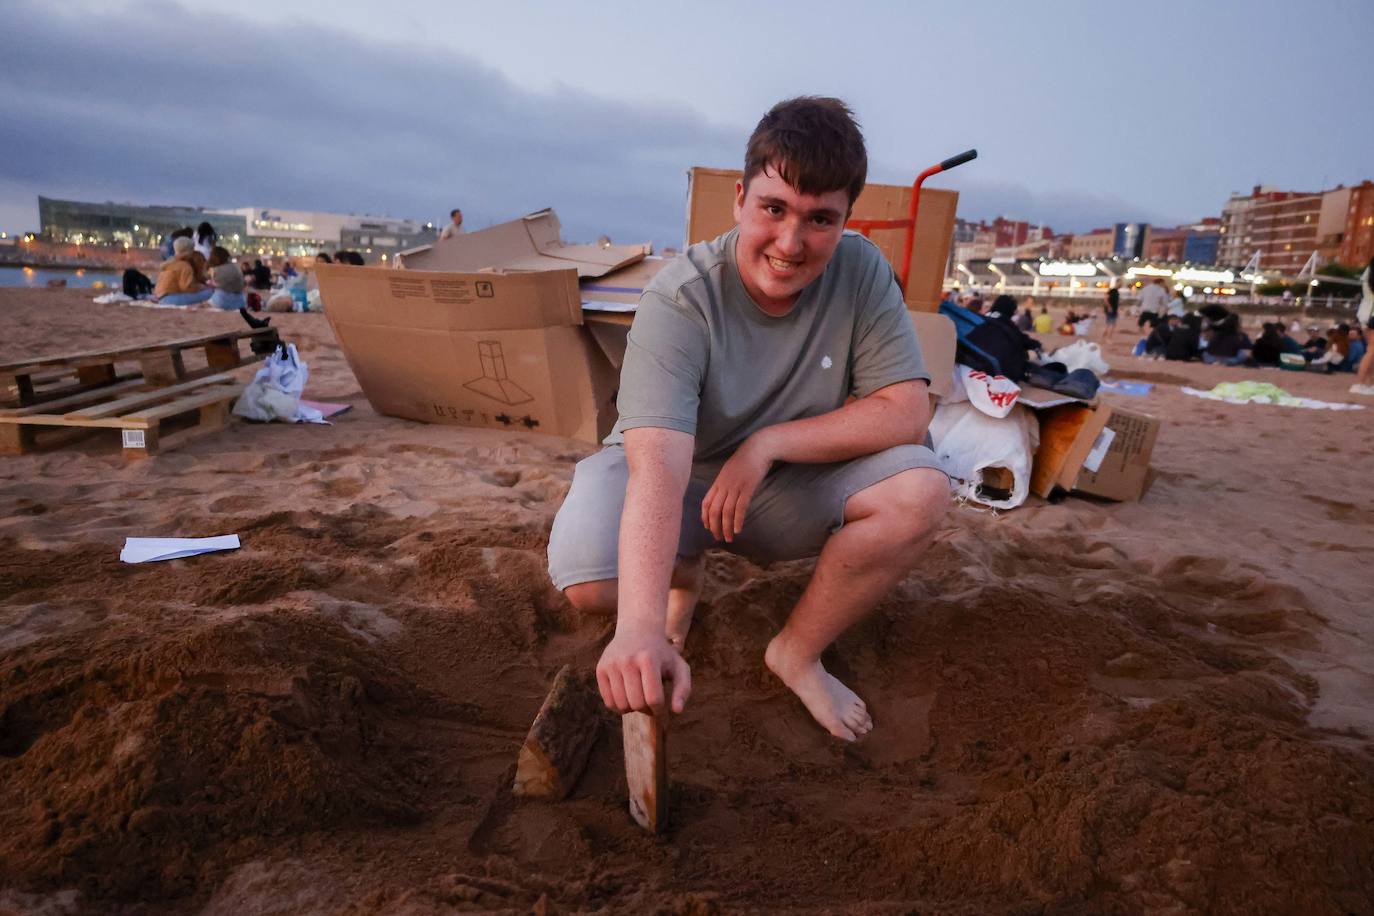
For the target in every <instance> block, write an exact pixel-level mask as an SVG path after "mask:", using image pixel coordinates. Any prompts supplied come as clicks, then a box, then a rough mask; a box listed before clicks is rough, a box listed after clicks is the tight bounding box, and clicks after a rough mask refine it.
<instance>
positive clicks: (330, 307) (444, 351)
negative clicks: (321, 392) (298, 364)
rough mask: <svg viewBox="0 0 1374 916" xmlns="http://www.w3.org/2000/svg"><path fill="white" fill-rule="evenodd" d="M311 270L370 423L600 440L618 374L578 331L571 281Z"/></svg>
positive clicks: (562, 273)
mask: <svg viewBox="0 0 1374 916" xmlns="http://www.w3.org/2000/svg"><path fill="white" fill-rule="evenodd" d="M316 270H317V273H318V277H319V281H320V296H321V298H322V299H323V300H324V302H325V303H326V308H327V312H326V314H327V315H328V316H329V322H330V324H331V325H333V327H334V334H335V336H336V337H337V338H338V340H339V346H340V347H341V348H342V349H343V352H344V356H345V357H346V358H347V360H348V364H349V367H350V368H351V369H352V370H353V374H354V375H355V376H357V378H358V383H359V385H361V386H362V389H363V394H364V395H366V396H367V399H368V401H369V402H370V403H371V404H372V406H373V408H374V409H376V410H377V412H378V413H383V414H387V415H389V416H393V417H405V418H407V419H411V420H420V421H423V422H426V423H452V424H456V425H460V426H483V427H490V428H494V429H515V430H524V431H532V432H541V433H552V434H554V435H558V436H568V437H570V438H573V439H580V440H581V441H583V442H590V443H595V442H598V441H600V440H601V438H602V437H604V436H605V435H606V434H607V433H609V432H610V429H611V426H612V425H613V424H614V422H615V389H616V384H617V382H618V378H619V373H618V372H617V370H616V367H615V365H613V364H612V362H611V361H610V359H609V358H608V357H607V355H606V353H605V352H603V350H602V348H601V347H600V346H599V345H598V344H597V342H596V339H595V338H593V337H592V336H591V335H590V334H589V333H588V332H587V330H586V329H585V328H584V327H583V326H582V324H583V322H582V306H581V292H580V291H579V289H578V285H577V271H576V270H574V269H571V268H570V269H566V270H554V271H538V272H532V273H455V272H435V271H414V270H384V269H379V268H370V267H349V266H346V265H328V264H326V265H321V266H319V267H318V268H317V269H316ZM620 346H621V348H622V349H623V346H624V344H623V343H621V344H620Z"/></svg>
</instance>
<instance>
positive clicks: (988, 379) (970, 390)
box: [959, 365, 1021, 420]
mask: <svg viewBox="0 0 1374 916" xmlns="http://www.w3.org/2000/svg"><path fill="white" fill-rule="evenodd" d="M959 384H960V385H961V386H962V387H963V389H964V393H965V394H966V395H967V400H969V401H970V402H972V404H973V406H974V407H977V408H978V409H979V410H981V411H982V412H983V413H985V414H987V415H988V416H990V417H996V418H997V419H999V420H1000V419H1001V418H1002V417H1005V416H1006V415H1007V414H1009V413H1011V409H1012V408H1013V407H1015V406H1016V399H1017V398H1018V397H1020V396H1021V386H1020V385H1018V384H1016V383H1015V382H1013V381H1012V380H1011V379H1009V378H1007V377H1006V376H1005V375H988V374H987V373H986V372H980V371H979V370H977V369H970V368H969V367H968V366H964V365H960V366H959Z"/></svg>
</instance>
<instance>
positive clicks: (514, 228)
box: [400, 210, 649, 277]
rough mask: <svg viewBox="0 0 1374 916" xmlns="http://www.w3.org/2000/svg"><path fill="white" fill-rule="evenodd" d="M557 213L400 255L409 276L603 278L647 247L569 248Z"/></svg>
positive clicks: (544, 212)
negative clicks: (560, 273) (492, 273)
mask: <svg viewBox="0 0 1374 916" xmlns="http://www.w3.org/2000/svg"><path fill="white" fill-rule="evenodd" d="M561 232H562V227H561V224H560V223H559V221H558V215H557V214H556V213H554V212H553V210H539V211H537V212H535V213H531V214H529V215H527V216H522V217H520V218H519V219H514V220H511V221H510V222H506V223H500V224H498V225H495V226H492V227H491V228H489V229H482V230H479V231H477V232H465V233H462V234H459V235H455V236H452V237H450V238H447V239H440V240H439V241H437V242H435V243H434V244H432V245H424V246H421V247H419V248H412V249H410V250H408V251H403V252H401V255H400V258H401V263H402V264H403V265H404V266H405V268H406V269H408V270H444V271H464V272H475V271H483V270H503V271H507V272H514V271H536V270H563V269H568V268H571V269H573V270H576V271H577V275H578V276H579V277H600V276H603V275H605V274H608V273H610V272H611V271H613V270H617V269H619V268H621V267H624V266H625V265H627V264H633V263H634V262H635V261H638V260H640V259H642V258H643V257H644V256H645V255H647V254H648V253H649V246H648V245H568V244H565V243H564V242H563V240H562V237H561Z"/></svg>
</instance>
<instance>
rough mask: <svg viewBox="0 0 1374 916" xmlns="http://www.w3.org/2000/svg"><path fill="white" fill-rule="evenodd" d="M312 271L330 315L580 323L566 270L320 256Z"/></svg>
mask: <svg viewBox="0 0 1374 916" xmlns="http://www.w3.org/2000/svg"><path fill="white" fill-rule="evenodd" d="M315 275H316V276H317V277H318V278H319V282H320V298H321V299H322V300H324V302H325V303H326V313H327V314H328V316H329V318H330V321H331V322H340V321H343V322H348V323H349V324H352V325H354V326H370V327H378V328H382V327H392V328H411V329H424V330H457V331H469V330H483V329H491V330H513V329H520V328H544V327H556V326H565V325H579V324H581V323H582V297H581V295H580V294H579V292H578V288H577V273H576V272H575V271H572V270H556V271H542V272H539V273H512V274H493V273H446V272H439V271H422V270H386V269H383V268H376V267H354V266H350V265H346V264H321V265H318V266H317V267H316V268H315Z"/></svg>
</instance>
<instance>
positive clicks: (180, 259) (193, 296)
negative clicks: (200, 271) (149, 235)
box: [153, 236, 211, 305]
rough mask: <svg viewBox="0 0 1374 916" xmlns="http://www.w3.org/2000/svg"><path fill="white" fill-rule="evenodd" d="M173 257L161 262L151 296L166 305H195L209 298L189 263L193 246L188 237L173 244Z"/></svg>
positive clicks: (209, 291)
mask: <svg viewBox="0 0 1374 916" xmlns="http://www.w3.org/2000/svg"><path fill="white" fill-rule="evenodd" d="M172 250H173V252H174V255H173V256H172V257H171V258H170V259H169V260H166V261H163V262H162V268H161V269H160V270H159V272H158V275H157V286H156V287H154V288H153V296H154V298H156V299H157V300H158V301H159V302H162V303H164V304H166V305H195V304H196V303H198V302H204V301H205V300H206V299H209V298H210V295H211V290H210V289H209V287H207V286H206V285H205V283H204V282H203V281H202V280H200V279H197V276H196V269H195V267H194V266H193V265H192V263H191V256H192V255H193V254H195V253H196V252H195V245H194V244H193V243H192V242H191V239H190V237H189V236H181V237H179V238H177V240H176V241H175V242H174V243H173V248H172Z"/></svg>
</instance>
